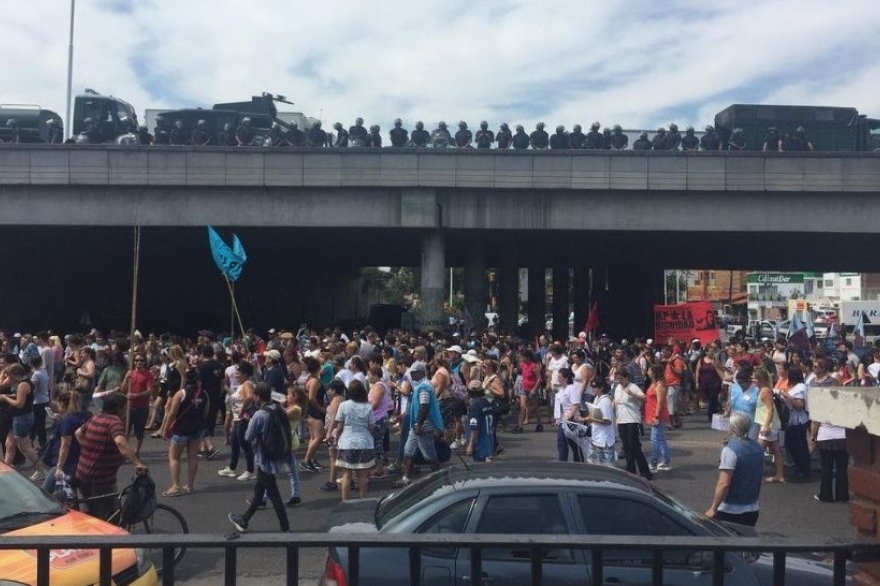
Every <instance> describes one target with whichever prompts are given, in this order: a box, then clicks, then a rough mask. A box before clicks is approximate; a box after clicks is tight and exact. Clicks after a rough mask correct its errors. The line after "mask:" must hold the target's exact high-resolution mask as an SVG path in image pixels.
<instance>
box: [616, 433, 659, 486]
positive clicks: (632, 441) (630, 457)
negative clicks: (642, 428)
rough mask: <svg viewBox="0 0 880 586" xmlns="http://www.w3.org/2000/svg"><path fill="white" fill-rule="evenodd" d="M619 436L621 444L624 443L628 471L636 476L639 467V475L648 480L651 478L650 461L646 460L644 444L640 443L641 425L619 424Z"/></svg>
mask: <svg viewBox="0 0 880 586" xmlns="http://www.w3.org/2000/svg"><path fill="white" fill-rule="evenodd" d="M617 434H618V435H619V436H620V441H621V443H623V452H624V455H625V456H626V471H627V472H629V473H630V474H635V473H636V467H638V473H639V475H641V476H644V477H646V478H647V477H649V476H651V471H650V470H649V469H648V461H647V460H646V459H645V454H644V453H642V442H641V441H639V424H638V423H618V424H617Z"/></svg>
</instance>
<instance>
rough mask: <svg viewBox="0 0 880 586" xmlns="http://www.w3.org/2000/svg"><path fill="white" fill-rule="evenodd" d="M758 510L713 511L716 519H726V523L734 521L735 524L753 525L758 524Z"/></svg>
mask: <svg viewBox="0 0 880 586" xmlns="http://www.w3.org/2000/svg"><path fill="white" fill-rule="evenodd" d="M759 513H760V512H759V511H751V512H749V513H737V514H734V513H725V512H724V511H717V512H716V513H715V520H716V521H727V522H728V523H736V524H737V525H745V526H747V527H754V526H755V525H757V524H758V515H759Z"/></svg>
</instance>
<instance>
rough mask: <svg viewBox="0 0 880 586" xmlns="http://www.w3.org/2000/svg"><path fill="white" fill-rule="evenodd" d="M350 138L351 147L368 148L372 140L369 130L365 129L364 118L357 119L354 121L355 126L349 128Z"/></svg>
mask: <svg viewBox="0 0 880 586" xmlns="http://www.w3.org/2000/svg"><path fill="white" fill-rule="evenodd" d="M348 138H350V139H351V146H355V147H362V146H367V142H368V141H369V140H370V135H369V133H368V132H367V129H366V128H365V127H364V119H363V118H357V119H356V120H355V121H354V126H350V127H349V129H348Z"/></svg>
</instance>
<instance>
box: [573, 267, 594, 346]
mask: <svg viewBox="0 0 880 586" xmlns="http://www.w3.org/2000/svg"><path fill="white" fill-rule="evenodd" d="M572 272H573V273H574V278H573V279H572V280H573V281H574V282H573V283H572V296H573V297H574V299H572V305H574V310H573V311H574V335H575V336H577V335H578V333H579V332H581V331H583V329H584V324H585V323H587V317H588V315H589V312H590V305H591V301H590V271H589V269H586V268H584V267H575V268H574V271H572Z"/></svg>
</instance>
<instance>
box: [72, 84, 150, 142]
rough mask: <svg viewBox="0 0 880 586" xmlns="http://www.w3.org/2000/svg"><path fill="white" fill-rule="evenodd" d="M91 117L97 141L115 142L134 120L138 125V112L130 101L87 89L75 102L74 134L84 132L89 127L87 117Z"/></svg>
mask: <svg viewBox="0 0 880 586" xmlns="http://www.w3.org/2000/svg"><path fill="white" fill-rule="evenodd" d="M89 118H90V119H91V120H92V124H94V125H95V127H96V132H95V136H96V140H93V141H92V142H96V143H113V142H115V141H116V138H117V137H119V136H121V135H123V134H125V133H126V132H127V131H126V125H127V124H128V123H129V121H130V122H132V123H133V124H134V125H135V126H137V124H138V121H137V114H136V113H135V111H134V108H133V107H132V106H131V104H129V103H128V102H125V101H123V100H120V99H119V98H114V97H113V96H103V95H101V94H99V93H98V92H96V91H94V90H91V89H87V90H86V91H85V93H84V94H82V95H79V96H76V99H75V100H74V103H73V134H74V136H76V135H80V134H83V133H84V132H85V131H86V130H87V129H86V125H85V121H86V119H89Z"/></svg>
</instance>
